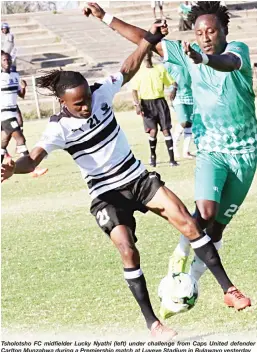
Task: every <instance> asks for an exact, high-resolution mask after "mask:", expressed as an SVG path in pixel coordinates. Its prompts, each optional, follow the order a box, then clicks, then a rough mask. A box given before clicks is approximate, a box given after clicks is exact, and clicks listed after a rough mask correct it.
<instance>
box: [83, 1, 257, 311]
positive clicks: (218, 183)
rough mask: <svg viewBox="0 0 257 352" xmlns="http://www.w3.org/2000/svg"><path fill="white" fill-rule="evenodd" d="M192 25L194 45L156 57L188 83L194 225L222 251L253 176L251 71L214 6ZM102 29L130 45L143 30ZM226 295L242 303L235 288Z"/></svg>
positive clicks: (160, 49)
mask: <svg viewBox="0 0 257 352" xmlns="http://www.w3.org/2000/svg"><path fill="white" fill-rule="evenodd" d="M89 7H90V9H91V12H92V14H93V15H94V16H95V17H97V18H99V19H100V20H103V19H104V16H105V12H104V10H103V9H102V8H101V7H100V6H99V5H97V4H95V3H90V4H89ZM108 16H111V15H109V14H108ZM190 19H191V20H192V21H193V22H194V23H195V27H194V30H195V35H196V41H197V43H198V44H196V43H194V44H193V45H192V46H191V45H190V44H189V43H184V44H182V43H181V41H172V40H162V42H161V43H159V44H157V45H156V46H155V48H154V50H155V51H156V52H157V53H158V54H159V55H160V56H162V57H164V60H165V61H169V62H170V63H173V64H176V65H180V66H182V67H183V68H184V69H186V70H188V72H189V74H190V76H191V80H192V90H193V95H194V104H195V106H196V109H197V111H196V112H197V113H196V114H195V115H194V123H193V133H194V134H195V143H196V145H197V148H198V153H197V158H196V159H197V160H196V163H197V165H196V176H195V177H196V181H195V200H196V210H195V213H194V217H195V219H196V220H197V223H198V224H199V226H200V227H201V229H204V230H206V231H207V233H208V235H210V237H211V238H212V240H213V242H214V243H215V245H216V247H217V248H220V246H221V238H222V233H223V231H224V229H225V227H226V225H227V224H228V223H229V222H230V220H231V219H232V217H233V216H234V215H235V214H236V212H237V210H238V209H239V207H240V205H241V204H242V202H243V200H244V198H245V197H246V194H247V192H248V190H249V188H250V186H251V183H252V180H253V177H254V174H255V170H256V162H257V157H256V147H257V121H256V116H255V104H254V99H255V95H254V91H253V85H252V69H251V64H250V58H249V49H248V47H247V45H245V44H244V43H241V42H236V41H233V42H231V43H227V39H226V37H227V34H228V23H229V14H228V9H227V8H226V7H224V6H220V2H219V1H200V2H198V3H197V6H194V7H193V8H192V12H191V17H190ZM108 24H109V26H110V27H111V28H112V29H114V30H116V31H117V32H118V33H120V34H121V35H122V36H123V37H125V38H127V39H128V40H130V41H132V42H133V43H135V44H138V43H139V41H140V40H141V38H142V37H143V36H144V35H145V30H143V29H141V28H138V27H135V26H132V25H130V24H128V23H126V22H124V21H121V20H119V19H118V18H115V17H111V20H109V21H108ZM181 238H182V239H183V237H181ZM188 251H189V246H188V241H187V240H184V239H183V240H182V241H181V242H180V245H179V250H176V255H175V256H173V258H172V263H171V265H170V267H171V268H172V269H174V265H173V264H174V263H177V264H178V266H177V267H176V268H175V269H176V270H177V269H178V271H181V268H182V267H183V262H185V260H186V258H187V254H188ZM174 258H175V260H174ZM197 261H198V262H199V264H200V265H201V261H199V260H198V259H197ZM194 263H196V260H195V261H194ZM198 267H199V266H198ZM231 295H234V297H235V298H240V297H239V296H238V294H237V292H236V291H235V290H234V289H233V288H231ZM226 303H227V304H228V305H230V302H228V301H227V302H226ZM245 303H247V302H244V304H238V306H237V309H243V308H245V307H246V306H248V305H250V301H249V302H248V303H247V304H245Z"/></svg>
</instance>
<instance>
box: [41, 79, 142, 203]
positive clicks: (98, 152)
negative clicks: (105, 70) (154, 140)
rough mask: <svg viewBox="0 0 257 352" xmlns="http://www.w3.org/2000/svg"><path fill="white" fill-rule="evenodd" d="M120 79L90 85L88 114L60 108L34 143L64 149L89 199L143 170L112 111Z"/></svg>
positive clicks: (117, 185) (51, 149)
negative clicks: (77, 115) (78, 114)
mask: <svg viewBox="0 0 257 352" xmlns="http://www.w3.org/2000/svg"><path fill="white" fill-rule="evenodd" d="M122 82H123V75H122V73H120V72H119V73H118V74H116V75H112V76H110V77H108V78H107V79H106V80H105V81H104V82H103V83H102V84H97V83H96V84H95V85H94V86H92V87H90V88H91V91H92V115H91V117H89V118H87V119H79V118H74V117H72V115H71V114H70V113H69V111H68V110H67V109H65V108H64V109H63V110H62V111H61V112H60V114H58V115H54V116H52V117H51V118H50V121H49V123H48V126H47V128H46V130H45V132H44V134H43V136H42V138H41V140H40V141H39V142H38V143H37V145H36V146H37V147H41V148H43V149H44V150H45V151H46V152H47V153H50V152H51V151H53V150H56V149H63V150H66V151H67V152H68V153H69V154H70V155H71V156H72V157H73V159H74V160H75V162H76V163H77V164H78V166H79V168H80V170H81V173H82V177H83V178H84V179H85V181H86V182H87V185H88V188H89V194H90V196H91V198H92V199H94V198H95V197H97V196H99V195H100V194H102V193H105V192H107V191H110V190H112V189H115V188H117V187H120V186H122V185H124V184H126V183H128V182H130V181H132V180H134V179H136V178H137V177H138V176H139V175H140V174H141V173H142V172H143V171H144V170H145V167H144V166H143V165H142V164H141V162H140V161H139V160H137V159H136V158H135V157H134V155H133V153H132V152H131V150H130V146H129V144H128V141H127V138H126V136H125V134H124V133H123V131H122V130H121V128H120V126H119V124H118V123H117V121H116V118H115V116H114V113H113V110H112V100H113V97H114V95H115V93H117V92H118V91H119V90H120V88H121V85H122Z"/></svg>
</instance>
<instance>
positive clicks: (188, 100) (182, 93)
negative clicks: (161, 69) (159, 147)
mask: <svg viewBox="0 0 257 352" xmlns="http://www.w3.org/2000/svg"><path fill="white" fill-rule="evenodd" d="M164 66H165V68H166V70H167V71H168V72H169V74H170V75H171V77H172V78H174V80H175V81H176V86H174V85H173V86H171V87H173V90H172V91H171V94H172V95H175V99H173V100H172V106H173V108H174V110H175V112H176V115H177V119H178V124H177V126H176V129H175V132H174V134H173V146H174V156H175V158H176V159H179V158H180V154H179V150H178V143H179V140H180V137H181V134H182V133H183V132H184V143H183V157H184V158H186V159H193V156H192V155H191V154H190V151H189V148H190V142H191V139H192V121H193V114H194V100H193V93H192V89H191V77H190V75H189V73H188V71H187V70H185V69H184V68H183V67H182V66H180V65H174V64H171V63H170V62H165V65H164ZM174 89H175V94H174Z"/></svg>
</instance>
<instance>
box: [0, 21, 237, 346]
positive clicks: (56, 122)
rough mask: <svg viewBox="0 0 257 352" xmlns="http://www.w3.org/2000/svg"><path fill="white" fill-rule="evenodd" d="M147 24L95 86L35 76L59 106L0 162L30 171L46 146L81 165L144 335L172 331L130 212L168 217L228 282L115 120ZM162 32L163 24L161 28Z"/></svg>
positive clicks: (154, 37)
mask: <svg viewBox="0 0 257 352" xmlns="http://www.w3.org/2000/svg"><path fill="white" fill-rule="evenodd" d="M159 26H160V25H157V24H155V25H153V26H152V28H151V32H150V31H149V32H146V34H145V36H144V38H142V40H141V41H140V43H139V46H138V48H137V49H136V50H135V51H134V52H133V53H132V54H131V55H130V56H129V57H128V58H127V59H126V60H125V62H124V64H123V65H122V68H121V70H120V72H119V73H117V74H115V75H113V76H110V77H108V78H107V79H106V80H105V81H104V82H103V83H102V84H95V85H94V86H91V87H90V86H89V85H88V83H87V80H86V79H85V78H84V77H83V76H82V75H81V74H80V73H78V72H73V71H58V70H55V71H52V72H50V73H48V74H46V75H45V76H43V77H41V78H39V79H38V82H37V84H38V86H39V87H41V88H48V89H50V90H51V91H52V93H53V95H54V96H56V97H58V98H59V99H60V102H61V104H62V105H63V108H62V111H61V112H60V113H59V114H58V115H54V116H52V117H51V118H50V121H49V123H48V126H47V127H46V130H45V132H44V134H43V136H42V138H41V140H40V141H39V142H38V143H37V145H36V146H35V148H34V149H33V150H32V151H31V152H30V154H29V155H28V156H25V157H22V158H20V159H19V160H18V161H16V163H14V162H13V161H9V162H8V163H6V164H3V165H2V169H1V180H2V181H4V180H5V179H7V178H9V177H11V176H12V175H13V174H14V173H15V174H23V173H28V172H30V171H31V170H32V169H33V168H35V166H37V165H39V163H40V162H41V161H42V160H43V159H44V157H45V156H46V155H47V154H49V153H50V152H51V151H53V150H57V149H62V150H65V151H66V152H68V153H69V154H70V155H71V156H72V158H73V159H74V161H75V162H76V164H77V165H78V166H79V168H80V170H81V174H82V177H83V179H85V181H86V182H87V185H88V189H89V194H90V196H91V198H92V203H91V213H92V215H94V216H95V218H96V221H97V223H98V225H99V227H100V228H101V229H102V230H103V231H104V232H105V233H106V234H107V235H108V236H110V238H111V240H112V241H113V243H114V245H115V246H116V247H117V249H118V251H119V252H120V255H121V260H122V263H123V267H124V278H125V280H126V281H127V283H128V286H129V288H130V290H131V292H132V294H133V296H134V297H135V299H136V301H137V302H138V304H139V306H140V309H141V311H142V314H143V316H144V318H145V321H146V324H147V327H148V328H149V329H150V331H151V335H152V337H155V338H157V339H160V340H163V339H165V340H170V339H172V338H173V337H174V336H175V335H176V333H175V332H174V331H173V330H172V329H170V328H168V327H166V326H164V325H163V324H162V323H161V322H160V321H159V319H158V318H157V316H156V315H155V313H154V311H153V308H152V306H151V302H150V298H149V294H148V290H147V287H146V281H145V278H144V275H143V272H142V269H141V267H140V255H139V251H138V249H137V248H136V244H135V243H136V241H137V238H136V236H135V230H136V221H135V218H134V212H135V211H140V212H143V213H146V212H147V211H148V210H150V211H152V212H153V213H155V214H156V215H159V216H160V217H162V218H164V219H165V220H168V221H169V223H170V224H172V225H174V226H175V227H176V228H177V229H178V230H179V231H181V232H183V233H184V234H185V236H187V238H188V239H189V240H190V242H191V245H192V248H193V249H194V251H195V253H196V254H197V255H198V256H199V258H201V259H202V260H203V262H205V263H206V265H207V266H208V268H209V269H210V270H211V272H212V273H213V274H214V276H215V277H216V279H217V280H218V282H219V284H220V285H221V286H222V288H223V289H224V290H228V289H229V288H230V287H232V286H233V284H232V283H231V281H230V279H229V278H228V277H227V275H226V272H225V270H224V268H223V266H222V264H221V261H220V258H219V255H218V252H217V251H216V249H215V247H214V245H213V243H212V242H211V239H210V238H209V237H208V236H207V235H205V234H203V233H202V232H201V231H200V230H199V229H198V227H197V225H196V223H195V220H194V219H193V218H192V217H191V216H190V214H189V213H188V211H187V209H186V207H185V206H184V204H183V203H182V202H181V201H180V200H179V199H178V198H177V197H176V195H175V194H174V193H173V192H172V191H171V190H169V189H168V188H167V187H165V186H164V182H163V181H161V179H160V175H159V174H157V173H156V172H150V173H149V172H148V171H147V170H146V169H145V167H144V165H142V163H141V162H140V161H139V160H137V159H136V158H135V156H134V155H133V153H132V151H131V150H130V147H129V144H128V142H127V139H126V137H125V135H124V133H123V131H122V130H121V128H120V126H119V125H118V123H117V121H116V119H115V116H114V113H113V109H112V100H113V97H114V95H115V93H117V92H118V91H119V90H120V88H121V86H122V85H123V84H125V83H127V82H128V81H129V80H130V79H131V78H132V77H133V75H134V74H135V73H136V72H137V71H138V69H139V67H140V64H141V63H142V60H143V58H144V56H145V54H146V52H147V50H149V48H150V45H152V44H155V43H156V42H157V41H159V40H160V39H161V38H162V35H161V33H160V32H159V31H157V29H158V27H159ZM162 30H163V31H166V28H165V27H164V26H162Z"/></svg>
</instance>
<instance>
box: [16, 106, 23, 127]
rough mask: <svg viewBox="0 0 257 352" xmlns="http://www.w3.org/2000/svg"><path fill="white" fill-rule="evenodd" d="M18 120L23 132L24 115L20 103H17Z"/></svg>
mask: <svg viewBox="0 0 257 352" xmlns="http://www.w3.org/2000/svg"><path fill="white" fill-rule="evenodd" d="M17 122H18V125H19V126H20V128H21V131H22V132H23V117H22V113H21V111H20V108H19V106H18V105H17Z"/></svg>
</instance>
